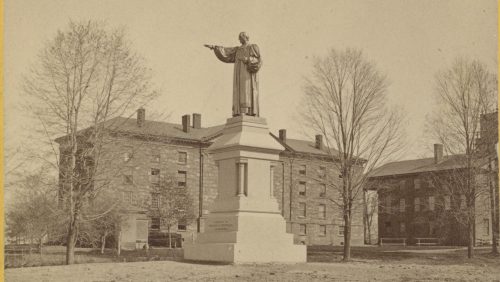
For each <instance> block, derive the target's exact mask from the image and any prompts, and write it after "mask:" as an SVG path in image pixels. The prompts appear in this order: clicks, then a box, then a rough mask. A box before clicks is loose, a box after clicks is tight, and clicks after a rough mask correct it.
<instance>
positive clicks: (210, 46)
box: [203, 44, 215, 50]
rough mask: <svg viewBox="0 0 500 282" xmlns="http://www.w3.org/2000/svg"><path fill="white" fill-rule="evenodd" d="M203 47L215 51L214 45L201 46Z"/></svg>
mask: <svg viewBox="0 0 500 282" xmlns="http://www.w3.org/2000/svg"><path fill="white" fill-rule="evenodd" d="M203 46H205V47H207V48H208V49H210V50H214V49H215V46H214V45H208V44H203Z"/></svg>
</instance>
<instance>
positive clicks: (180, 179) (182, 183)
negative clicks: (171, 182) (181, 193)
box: [177, 170, 187, 187]
mask: <svg viewBox="0 0 500 282" xmlns="http://www.w3.org/2000/svg"><path fill="white" fill-rule="evenodd" d="M186 179H187V172H186V171H183V170H179V171H177V186H179V187H186Z"/></svg>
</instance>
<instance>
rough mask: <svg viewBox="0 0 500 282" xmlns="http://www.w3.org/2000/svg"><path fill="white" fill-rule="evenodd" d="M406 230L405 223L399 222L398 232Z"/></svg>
mask: <svg viewBox="0 0 500 282" xmlns="http://www.w3.org/2000/svg"><path fill="white" fill-rule="evenodd" d="M405 232H406V224H405V223H404V222H400V223H399V233H405Z"/></svg>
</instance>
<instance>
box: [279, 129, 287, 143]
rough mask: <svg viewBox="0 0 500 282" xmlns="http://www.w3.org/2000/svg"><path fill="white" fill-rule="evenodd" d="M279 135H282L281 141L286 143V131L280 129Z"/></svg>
mask: <svg viewBox="0 0 500 282" xmlns="http://www.w3.org/2000/svg"><path fill="white" fill-rule="evenodd" d="M279 135H280V140H281V141H282V142H284V143H286V129H280V131H279Z"/></svg>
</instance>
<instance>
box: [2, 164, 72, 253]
mask: <svg viewBox="0 0 500 282" xmlns="http://www.w3.org/2000/svg"><path fill="white" fill-rule="evenodd" d="M15 186H16V187H17V188H18V189H16V194H15V195H14V197H13V202H14V203H13V206H12V207H11V208H10V209H9V212H8V213H7V216H6V221H7V234H8V235H9V237H12V238H16V243H17V242H18V239H19V238H22V239H24V240H23V241H28V242H30V243H36V244H38V249H39V250H40V256H42V250H43V243H44V241H46V240H47V239H50V238H49V236H56V234H54V232H55V231H58V230H59V228H58V227H60V226H61V225H62V224H63V223H64V222H63V221H62V220H61V219H60V213H59V211H58V210H57V197H56V195H57V193H56V192H57V191H56V187H57V184H56V181H55V179H54V177H51V176H50V175H48V174H47V170H46V169H43V168H41V169H39V170H37V171H35V172H32V173H30V174H27V175H25V176H24V177H23V178H22V179H20V180H18V181H17V183H16V185H15Z"/></svg>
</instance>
